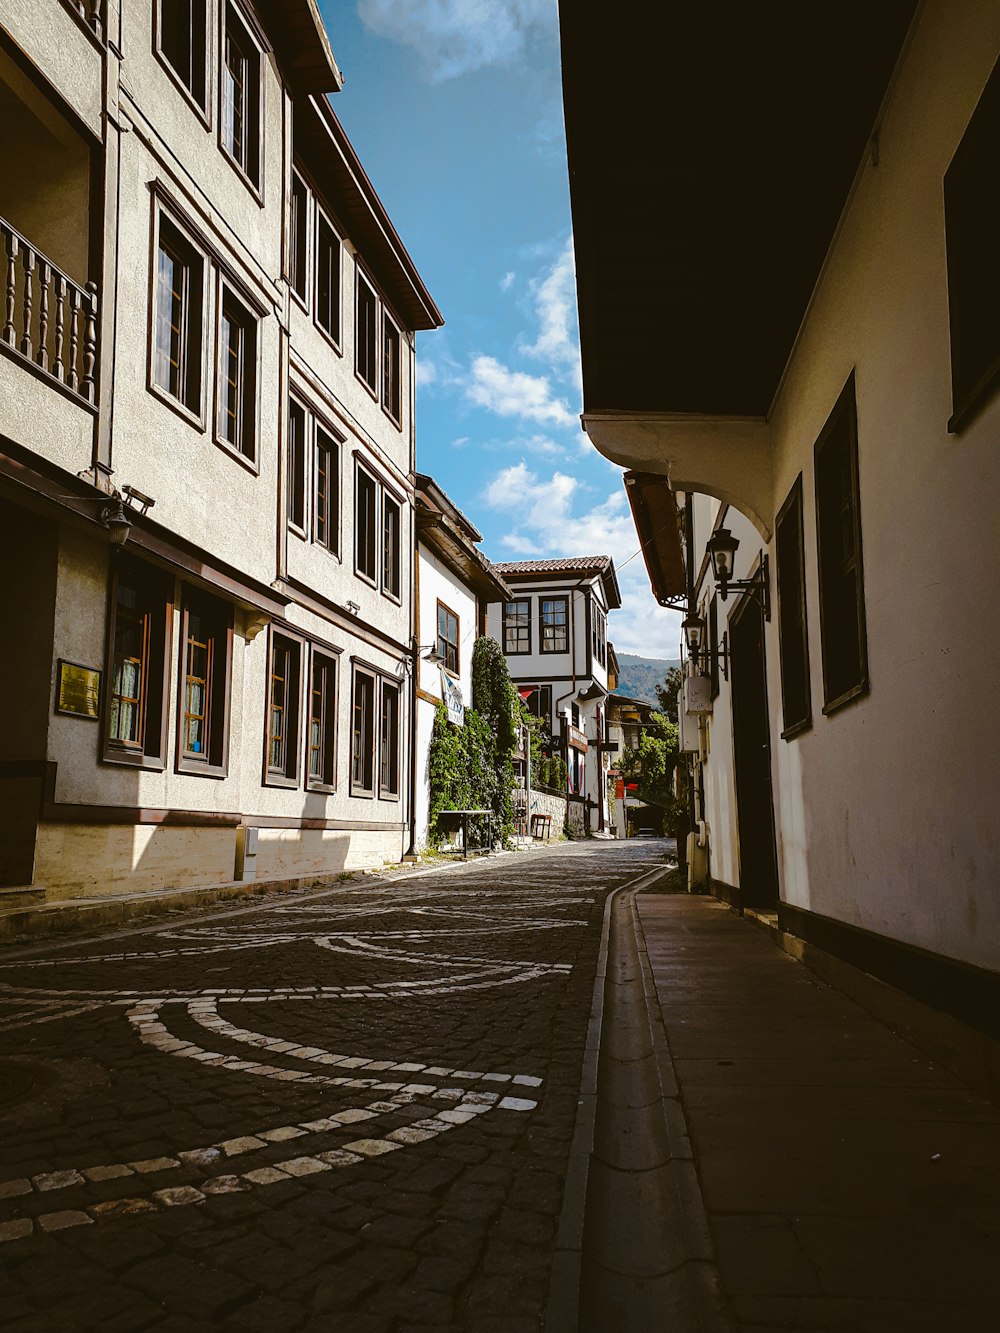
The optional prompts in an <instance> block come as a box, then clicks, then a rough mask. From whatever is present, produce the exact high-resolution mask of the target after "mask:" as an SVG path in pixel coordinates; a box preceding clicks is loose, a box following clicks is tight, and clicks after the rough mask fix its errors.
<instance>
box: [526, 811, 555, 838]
mask: <svg viewBox="0 0 1000 1333" xmlns="http://www.w3.org/2000/svg"><path fill="white" fill-rule="evenodd" d="M543 835H544V839H545V841H546V842H551V841H552V816H551V815H532V816H531V836H532V837H533V838H541V837H542V836H543Z"/></svg>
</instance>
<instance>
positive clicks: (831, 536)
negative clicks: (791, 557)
mask: <svg viewBox="0 0 1000 1333" xmlns="http://www.w3.org/2000/svg"><path fill="white" fill-rule="evenodd" d="M815 467H816V528H817V538H818V542H819V606H820V639H821V641H822V646H823V694H824V699H825V705H824V708H823V712H824V713H831V712H833V710H834V709H835V708H838V707H839V706H840V705H841V704H845V703H847V702H848V701H849V700H850V699H854V698H856V697H857V696H858V695H859V694H863V693H865V692H866V691H867V689H868V641H867V634H866V628H865V586H864V571H863V568H862V563H861V505H860V486H859V481H858V418H857V408H856V406H855V399H854V376H853V375H852V376H851V378H850V379H849V380H848V382H847V386H846V388H845V389H844V391H843V393H842V394H841V395H840V398H839V400H838V402H837V405H836V407H835V408H834V409H833V412H832V413H831V414H830V419H829V421H827V423H826V425H825V426H824V427H823V431H822V434H821V435H820V437H819V439H818V440H817V441H816V449H815Z"/></svg>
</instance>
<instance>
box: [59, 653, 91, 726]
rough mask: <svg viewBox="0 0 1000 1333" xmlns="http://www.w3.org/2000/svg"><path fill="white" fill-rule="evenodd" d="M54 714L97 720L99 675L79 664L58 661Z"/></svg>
mask: <svg viewBox="0 0 1000 1333" xmlns="http://www.w3.org/2000/svg"><path fill="white" fill-rule="evenodd" d="M56 712H57V713H69V714H71V715H72V716H73V717H89V718H92V719H95V720H96V719H97V718H99V717H100V715H101V673H100V672H99V671H96V670H95V669H94V668H93V667H86V666H81V665H80V663H79V662H66V661H63V659H62V658H60V659H59V683H58V689H57V691H56Z"/></svg>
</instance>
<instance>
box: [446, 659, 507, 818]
mask: <svg viewBox="0 0 1000 1333" xmlns="http://www.w3.org/2000/svg"><path fill="white" fill-rule="evenodd" d="M520 705H521V700H520V698H519V696H518V693H517V690H516V689H515V688H514V686H513V684H512V682H511V679H510V673H509V672H508V670H507V662H506V660H505V658H504V655H503V653H502V652H501V650H500V645H499V644H498V643H497V642H496V641H495V640H494V639H486V638H482V639H477V640H476V644H475V647H474V648H473V650H472V707H471V708H466V710H465V725H464V726H461V727H457V726H455V724H454V723H453V722H449V721H448V711H447V709H446V708H445V706H444V704H438V706H437V710H436V712H435V714H434V729H433V731H432V732H431V746H430V755H429V765H428V767H429V776H430V817H431V818H430V836H431V841H432V842H434V843H435V844H440V841H441V833H440V832H439V830H438V827H437V816H438V815H439V814H440V813H441V811H443V810H492V811H493V827H494V834H498V835H499V837H500V838H501V840H502V841H503V842H505V843H506V842H507V841H508V840H509V839H510V836H511V834H512V833H513V831H514V815H513V810H512V808H511V791H512V788H513V786H514V767H513V756H514V750H515V748H516V746H517V722H518V719H519V717H520ZM483 839H485V828H478V827H474V826H473V827H470V829H469V842H470V844H471V843H472V842H473V841H474V840H475V841H476V842H479V843H481V841H482V840H483Z"/></svg>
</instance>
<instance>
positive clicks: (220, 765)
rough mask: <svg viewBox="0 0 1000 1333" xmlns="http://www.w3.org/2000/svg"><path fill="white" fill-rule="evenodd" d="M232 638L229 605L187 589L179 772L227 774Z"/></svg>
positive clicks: (183, 635)
mask: <svg viewBox="0 0 1000 1333" xmlns="http://www.w3.org/2000/svg"><path fill="white" fill-rule="evenodd" d="M232 642H233V616H232V608H231V607H230V606H228V605H227V604H226V603H225V602H220V601H218V600H217V599H216V598H214V597H209V596H207V595H205V594H203V593H196V592H195V591H194V590H193V589H188V590H187V591H185V593H184V600H183V609H182V614H181V660H180V690H179V692H178V699H179V710H178V714H179V715H178V740H177V767H178V769H179V770H180V771H182V772H191V773H197V772H213V773H216V774H217V773H219V772H225V769H226V764H227V761H228V754H229V682H230V678H231V663H232Z"/></svg>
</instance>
